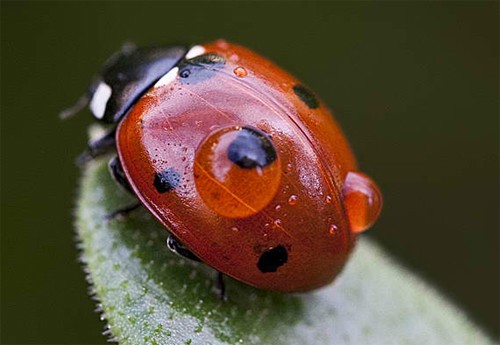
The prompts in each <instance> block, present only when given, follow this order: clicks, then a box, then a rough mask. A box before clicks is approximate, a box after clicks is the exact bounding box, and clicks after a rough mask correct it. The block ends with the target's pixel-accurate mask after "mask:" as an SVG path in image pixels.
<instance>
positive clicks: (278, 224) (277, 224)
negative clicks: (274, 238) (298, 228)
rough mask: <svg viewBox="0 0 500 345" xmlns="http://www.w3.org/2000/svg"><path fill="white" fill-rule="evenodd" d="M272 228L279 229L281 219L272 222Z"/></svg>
mask: <svg viewBox="0 0 500 345" xmlns="http://www.w3.org/2000/svg"><path fill="white" fill-rule="evenodd" d="M274 226H276V227H280V226H281V219H276V220H275V221H274Z"/></svg>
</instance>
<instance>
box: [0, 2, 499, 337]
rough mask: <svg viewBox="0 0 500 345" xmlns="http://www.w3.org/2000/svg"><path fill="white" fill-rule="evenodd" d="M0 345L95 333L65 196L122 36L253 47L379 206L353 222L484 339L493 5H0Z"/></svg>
mask: <svg viewBox="0 0 500 345" xmlns="http://www.w3.org/2000/svg"><path fill="white" fill-rule="evenodd" d="M0 6H1V149H2V152H1V157H2V163H1V206H2V214H1V229H2V237H1V239H2V241H1V246H2V247H1V255H2V267H1V274H2V276H1V280H2V290H1V300H2V306H1V320H2V327H1V328H2V342H3V343H14V344H21V343H44V344H47V343H52V344H54V343H66V344H68V343H105V339H104V338H103V337H102V336H101V335H100V330H101V329H102V327H103V323H100V322H99V320H98V317H97V314H95V313H94V312H93V308H94V305H93V302H92V301H91V300H90V299H89V298H88V297H87V293H86V290H87V286H86V283H85V281H84V275H83V273H82V270H81V268H80V265H79V263H78V260H77V258H78V253H77V250H76V249H75V245H74V238H73V237H74V232H73V230H72V209H73V204H74V196H75V191H76V185H77V179H78V175H79V171H78V169H77V168H76V167H75V166H74V165H73V159H74V157H75V156H76V155H77V154H78V153H79V152H80V151H81V150H82V149H83V148H84V145H85V142H86V140H87V139H86V130H85V128H86V126H87V125H88V124H89V123H90V122H91V119H90V116H89V114H88V112H85V113H84V114H82V116H80V117H77V118H74V119H72V120H71V121H66V122H60V121H59V120H58V118H57V116H56V115H57V113H58V112H59V111H60V110H61V109H63V108H64V107H67V106H69V105H70V104H71V103H72V102H73V101H74V100H75V99H76V98H77V97H78V96H79V95H80V94H81V93H82V91H83V90H84V88H85V86H86V84H87V83H88V81H90V79H91V77H92V75H93V74H94V73H95V72H96V71H97V69H98V68H99V66H100V64H101V63H102V61H103V60H104V59H105V58H106V57H107V56H108V55H109V54H111V53H112V52H113V51H114V50H116V49H118V48H119V47H120V45H121V44H122V43H123V42H124V41H133V42H136V43H138V44H141V45H145V44H158V43H171V42H203V41H206V40H212V39H215V38H219V37H224V38H226V39H228V40H230V41H235V42H238V43H240V44H243V45H246V46H248V47H251V48H253V49H254V50H256V51H258V52H260V53H262V54H263V55H265V56H267V57H269V58H271V59H272V60H274V61H276V62H278V63H279V64H280V65H281V66H282V67H284V68H285V69H287V70H289V71H291V72H292V73H294V74H295V75H297V76H298V77H299V78H300V79H302V80H303V81H304V82H305V83H307V84H308V85H310V86H311V87H312V88H313V89H314V90H315V91H316V92H317V93H318V94H319V95H320V96H321V97H322V98H323V99H324V100H325V101H326V103H327V104H329V105H330V106H331V107H332V109H333V110H334V112H335V114H336V117H337V119H338V120H339V122H340V123H341V124H342V126H343V128H344V130H345V132H346V133H347V135H348V137H349V139H350V141H351V143H352V146H353V148H354V150H355V151H356V153H357V156H358V158H359V162H360V165H361V167H362V169H363V170H364V171H366V172H367V173H369V174H370V175H372V176H373V177H374V178H375V180H377V181H378V182H379V184H380V185H381V188H382V190H383V192H384V196H385V209H384V211H383V214H382V217H381V219H380V221H379V222H378V223H377V225H376V226H375V227H374V228H373V229H372V230H371V231H370V234H369V236H371V237H373V238H375V239H377V240H378V241H379V242H380V243H381V244H382V245H383V246H384V247H386V248H387V250H388V251H389V252H391V253H393V254H395V255H396V256H397V257H399V258H400V261H401V262H403V263H405V264H407V265H408V266H409V267H410V268H413V269H414V270H416V271H417V272H418V273H420V274H421V275H422V276H424V277H425V278H427V279H428V280H429V281H431V282H433V283H434V284H435V285H436V286H437V287H438V288H439V289H440V290H442V291H444V292H446V294H447V295H448V296H449V297H450V298H451V299H452V300H453V301H455V302H456V303H457V304H458V305H459V306H462V307H463V308H464V310H465V311H467V312H468V313H469V314H470V315H471V316H472V318H473V319H474V320H476V321H477V322H478V323H479V324H482V325H485V326H486V329H487V330H488V331H489V332H490V333H492V334H493V335H495V336H497V337H498V334H499V326H498V325H499V323H500V322H499V315H498V305H499V303H500V301H499V296H498V291H499V271H500V267H499V254H498V253H499V251H498V245H499V231H498V229H499V218H498V209H499V205H498V203H499V198H498V191H499V183H498V176H499V174H498V108H499V101H498V94H499V86H498V85H499V83H498V82H499V80H498V79H499V78H498V74H499V73H498V72H499V71H498V57H499V56H498V42H499V39H498V38H499V37H498V36H499V34H498V10H499V5H498V2H435V3H434V2H401V3H397V2H384V3H370V2H360V3H348V2H318V3H311V2H307V3H306V2H290V3H284V2H271V3H264V2H251V3H250V2H239V3H230V2H216V3H215V2H191V1H188V2H183V3H173V2H147V3H145V2H141V3H139V2H105V3H104V2H103V3H99V2H88V3H86V2H71V3H70V2H68V3H63V2H28V1H23V2H5V1H3V2H1V5H0Z"/></svg>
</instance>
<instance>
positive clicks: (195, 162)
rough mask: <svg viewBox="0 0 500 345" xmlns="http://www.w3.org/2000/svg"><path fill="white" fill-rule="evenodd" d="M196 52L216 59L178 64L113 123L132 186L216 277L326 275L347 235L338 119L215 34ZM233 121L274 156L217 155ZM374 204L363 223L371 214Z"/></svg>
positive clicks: (344, 249)
mask: <svg viewBox="0 0 500 345" xmlns="http://www.w3.org/2000/svg"><path fill="white" fill-rule="evenodd" d="M197 49H198V50H199V51H200V52H202V53H203V54H210V55H208V56H211V58H212V60H214V61H215V62H216V65H213V67H212V66H211V65H203V63H202V64H201V65H202V67H200V65H195V66H194V68H191V70H189V68H183V67H182V66H179V68H178V69H176V70H175V71H174V72H172V73H170V75H169V76H168V77H165V78H164V79H163V80H160V81H159V82H158V83H157V85H155V86H154V87H152V88H151V89H150V90H149V91H148V92H147V93H146V94H145V95H144V96H143V97H142V98H141V99H139V101H138V102H137V103H136V104H135V105H134V107H133V108H132V109H131V111H130V112H129V113H128V114H127V115H126V117H125V118H124V119H123V120H122V121H121V123H120V125H119V127H118V130H117V149H118V154H119V157H120V160H121V162H122V165H123V169H124V171H125V174H126V176H127V178H128V180H129V183H130V184H131V186H132V188H133V190H134V191H135V193H136V194H137V196H138V198H139V199H140V201H141V202H142V203H143V204H144V206H145V207H146V208H147V209H148V210H149V211H150V212H151V213H152V214H153V215H154V216H155V217H156V218H157V219H158V221H160V222H161V223H162V224H163V225H164V226H165V227H166V228H168V229H169V231H171V232H172V233H173V234H174V235H175V236H176V237H177V238H178V239H179V240H180V241H181V242H182V243H183V244H184V245H185V246H186V247H188V248H189V249H190V250H191V251H192V252H193V253H194V254H195V255H197V256H198V257H199V258H200V259H201V260H202V261H204V262H205V263H207V264H208V265H210V266H212V267H213V268H215V269H217V270H219V271H221V272H223V273H224V274H226V275H228V276H231V277H233V278H235V279H237V280H240V281H242V282H245V283H247V284H249V285H252V286H255V287H258V288H262V289H268V290H277V291H288V292H290V291H306V290H311V289H314V288H318V287H321V286H323V285H325V284H327V283H329V282H331V281H332V280H333V279H334V277H335V276H336V275H337V274H338V273H339V271H340V270H341V269H342V267H343V266H344V263H345V262H346V259H347V258H348V256H349V253H350V252H351V250H352V248H353V246H354V243H355V237H356V236H355V231H353V230H355V229H354V227H353V226H352V224H350V222H349V218H348V212H349V205H346V204H344V195H343V193H345V192H346V188H345V186H344V181H346V177H347V175H348V173H349V172H355V171H356V163H355V160H354V157H353V155H352V152H351V150H350V148H349V145H348V143H347V141H346V139H345V137H344V135H343V134H342V132H341V130H340V129H339V126H338V125H337V123H336V122H335V121H334V119H333V117H332V115H331V113H330V112H329V111H328V109H327V108H326V107H325V105H324V104H323V103H322V102H321V101H319V100H318V99H317V98H316V97H315V96H314V95H313V94H312V93H309V91H308V90H307V89H306V88H304V87H303V86H302V84H301V83H300V82H299V81H298V80H297V79H295V78H294V77H293V76H291V75H290V74H288V73H287V72H285V71H283V70H282V69H280V68H279V67H277V66H276V65H274V64H273V63H272V62H270V61H269V60H267V59H265V58H263V57H261V56H259V55H257V54H255V53H253V52H252V51H250V50H248V49H246V48H243V47H241V46H237V45H233V44H229V43H227V42H225V41H216V42H214V43H209V44H204V45H202V46H199V47H198V48H197ZM214 54H215V55H214ZM188 57H189V56H188ZM214 57H215V58H214ZM202 62H203V61H202ZM188 67H189V66H188ZM200 68H201V69H200ZM186 70H189V71H188V72H186ZM200 71H201V72H200ZM190 73H201V74H200V75H201V77H199V78H197V77H196V75H194V74H191V75H189V74H190ZM190 78H191V79H190ZM311 97H312V98H311ZM243 127H249V128H255V129H257V130H259V131H262V132H263V133H267V135H268V136H269V139H270V140H271V141H272V143H273V145H274V148H275V150H276V153H277V159H276V160H274V162H272V163H271V164H270V165H269V166H266V167H264V168H262V169H261V170H257V171H256V172H253V173H252V172H251V171H246V170H245V169H241V168H239V167H237V166H234V167H233V166H230V165H229V164H230V163H228V162H226V161H225V159H226V158H225V156H224V155H223V154H220V152H219V151H220V150H224V149H225V148H226V146H227V143H225V141H224V140H226V141H230V140H231V138H232V137H231V135H232V134H231V133H233V131H238V130H241V128H243ZM235 133H236V132H235ZM225 145H226V146H225ZM219 149H220V150H219ZM217 150H219V151H217ZM218 152H219V153H218ZM160 172H167V173H168V174H170V175H171V176H170V177H171V178H173V180H174V181H175V186H172V188H171V189H169V190H168V191H166V190H160V191H159V190H158V188H157V187H155V178H158V177H157V176H158V173H160ZM360 176H361V175H360ZM362 176H364V175H362ZM353 180H356V179H353ZM367 181H371V180H367ZM368 184H369V182H368ZM174 187H175V188H174ZM374 188H375V190H376V187H374ZM351 190H356V188H355V187H353V188H350V189H349V191H351ZM376 191H377V192H378V190H376ZM376 197H378V198H379V199H380V195H379V194H377V195H376ZM349 200H353V204H352V205H355V206H356V207H365V206H366V205H370V203H371V202H372V201H373V200H372V199H371V198H369V199H366V200H365V199H363V193H362V192H361V194H351V198H350V199H349ZM375 202H378V204H377V205H376V206H377V207H378V209H376V210H375V211H374V212H372V213H371V215H370V218H369V219H368V221H367V224H366V225H367V226H369V225H371V223H373V221H374V220H375V218H376V217H377V216H378V211H379V210H380V208H379V206H378V205H379V204H380V200H378V199H377V200H375ZM360 205H361V206H360ZM353 210H354V209H353ZM356 210H357V209H356ZM356 210H354V211H352V210H351V213H352V212H354V213H356V212H357V216H358V218H359V217H361V218H362V219H363V220H366V219H365V218H363V217H364V216H363V215H364V213H361V216H360V213H359V212H358V211H356ZM365 213H366V212H365ZM373 213H374V214H375V215H374V214H373ZM351 218H352V217H351ZM368 223H369V224H368ZM361 228H363V229H364V228H365V226H362V227H361ZM277 247H280V249H281V250H285V251H286V257H285V258H283V257H281V260H282V261H281V262H278V263H277V267H275V269H274V271H272V270H271V271H264V272H263V271H262V269H261V268H259V260H262V258H263V255H265V253H266V252H269V251H270V250H272V249H274V248H277ZM267 259H269V258H267ZM271 259H273V258H271ZM274 259H276V258H274ZM283 259H286V260H284V261H285V262H283ZM278 261H279V260H278Z"/></svg>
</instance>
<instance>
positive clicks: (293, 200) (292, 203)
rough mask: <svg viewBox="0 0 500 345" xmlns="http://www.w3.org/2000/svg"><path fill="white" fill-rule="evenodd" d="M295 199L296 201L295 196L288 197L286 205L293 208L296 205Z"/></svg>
mask: <svg viewBox="0 0 500 345" xmlns="http://www.w3.org/2000/svg"><path fill="white" fill-rule="evenodd" d="M297 199H298V197H297V195H295V194H292V195H290V197H289V198H288V205H290V206H293V205H295V204H297Z"/></svg>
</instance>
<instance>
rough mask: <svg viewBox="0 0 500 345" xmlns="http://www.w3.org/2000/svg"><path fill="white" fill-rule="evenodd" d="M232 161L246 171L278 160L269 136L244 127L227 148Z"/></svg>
mask: <svg viewBox="0 0 500 345" xmlns="http://www.w3.org/2000/svg"><path fill="white" fill-rule="evenodd" d="M227 157H228V158H229V160H230V161H232V162H233V163H235V164H237V165H238V166H240V167H241V168H244V169H253V168H255V167H257V166H258V167H261V168H263V167H265V166H267V165H269V164H271V163H272V162H274V161H275V160H276V158H277V155H276V150H275V149H274V146H273V143H272V142H271V139H270V138H269V136H268V135H267V134H266V133H264V132H262V131H261V130H258V129H257V128H253V127H243V128H242V129H241V130H240V131H239V133H238V136H237V137H236V139H234V140H233V141H232V142H231V144H229V147H228V148H227Z"/></svg>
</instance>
